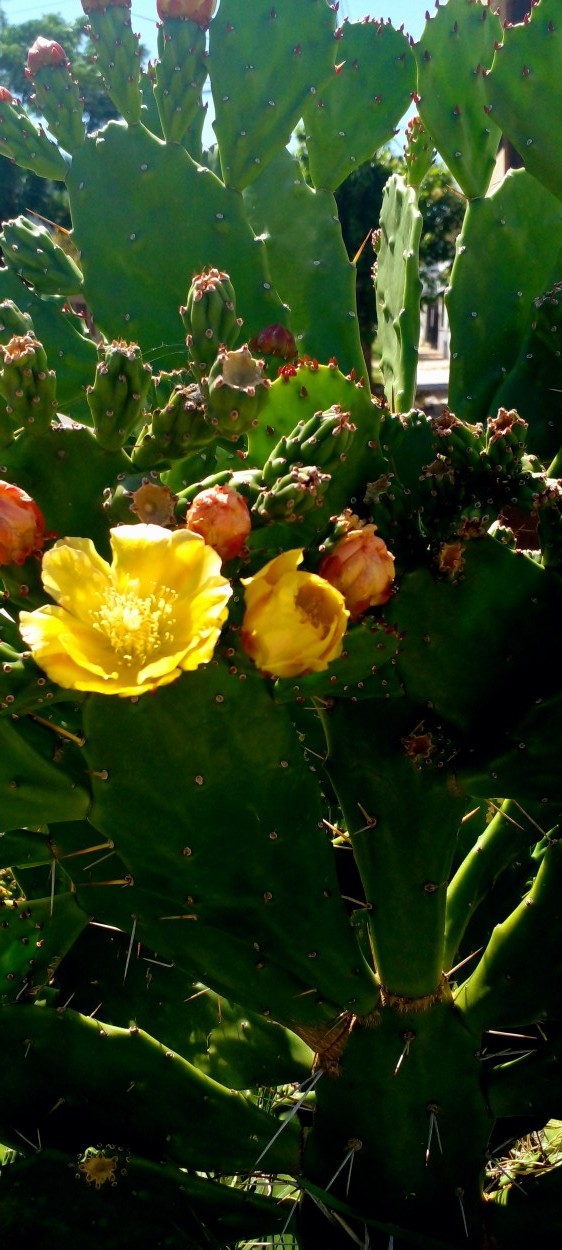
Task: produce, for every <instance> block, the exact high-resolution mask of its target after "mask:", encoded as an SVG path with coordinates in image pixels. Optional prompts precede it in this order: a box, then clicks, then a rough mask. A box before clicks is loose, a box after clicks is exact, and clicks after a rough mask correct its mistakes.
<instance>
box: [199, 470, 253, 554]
mask: <svg viewBox="0 0 562 1250" xmlns="http://www.w3.org/2000/svg"><path fill="white" fill-rule="evenodd" d="M185 523H186V526H187V528H188V530H193V532H194V533H195V534H200V535H201V537H202V538H204V539H205V542H206V543H208V545H209V547H214V549H215V551H216V552H218V554H219V556H220V557H221V560H233V559H234V557H235V556H238V555H240V552H241V550H242V548H243V546H244V543H245V542H246V539H247V537H248V534H249V533H250V530H251V528H252V522H251V519H250V510H249V508H248V505H247V503H246V500H245V499H244V498H243V497H242V495H239V494H238V491H236V490H235V489H234V487H233V486H211V487H209V489H208V490H202V491H200V492H199V494H198V495H196V496H195V499H194V500H193V503H192V505H191V507H190V509H189V511H188V513H187V515H186V518H185Z"/></svg>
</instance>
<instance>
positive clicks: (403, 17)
mask: <svg viewBox="0 0 562 1250" xmlns="http://www.w3.org/2000/svg"><path fill="white" fill-rule="evenodd" d="M246 3H249V4H251V0H246ZM431 7H433V6H431ZM0 8H1V9H2V10H3V12H4V15H5V17H7V19H8V21H9V22H25V21H28V20H31V19H32V18H38V17H40V16H41V14H42V13H59V14H60V15H61V17H63V18H64V19H65V20H67V21H73V20H74V18H76V17H79V16H80V14H81V12H82V9H81V5H80V0H0ZM427 8H428V0H372V3H369V0H340V6H339V18H340V20H341V19H343V18H344V17H348V18H349V19H350V21H353V22H356V21H360V19H361V18H362V17H384V18H387V17H389V18H390V19H391V21H392V23H393V25H395V26H400V25H401V24H402V22H403V23H404V26H405V29H406V31H407V32H408V34H410V35H412V36H413V38H414V39H418V38H419V36H420V35H421V32H422V30H423V27H424V25H425V11H426V9H427ZM156 22H157V14H156V0H132V23H133V30H134V31H135V33H138V34H140V36H141V40H142V42H143V43H144V44H145V45H146V47H147V48H148V51H149V53H150V55H151V56H152V57H154V56H155V54H156Z"/></svg>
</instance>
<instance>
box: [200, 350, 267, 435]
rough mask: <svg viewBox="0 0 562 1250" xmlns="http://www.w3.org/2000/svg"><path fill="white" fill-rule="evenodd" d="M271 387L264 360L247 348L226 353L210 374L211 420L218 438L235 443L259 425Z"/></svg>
mask: <svg viewBox="0 0 562 1250" xmlns="http://www.w3.org/2000/svg"><path fill="white" fill-rule="evenodd" d="M270 385H271V383H270V381H269V379H268V378H266V377H264V362H263V360H255V359H254V357H253V356H252V353H251V351H250V349H249V348H248V346H247V344H244V346H243V347H241V348H239V350H238V351H235V352H229V351H227V350H226V348H224V349H222V350H221V351H220V352H219V354H218V356H217V359H216V361H215V363H214V365H213V367H212V369H211V372H210V373H209V377H208V394H209V410H210V411H209V416H208V420H209V421H210V423H211V425H212V426H213V427H214V429H215V432H216V433H217V434H220V435H222V437H223V438H230V439H232V441H233V442H235V441H236V440H237V439H238V438H239V437H240V435H241V434H246V433H247V432H248V430H250V429H251V428H252V425H253V424H254V423H255V422H256V421H257V418H258V416H259V413H260V410H261V407H262V405H263V402H264V400H265V397H266V394H267V391H268V388H269V387H270Z"/></svg>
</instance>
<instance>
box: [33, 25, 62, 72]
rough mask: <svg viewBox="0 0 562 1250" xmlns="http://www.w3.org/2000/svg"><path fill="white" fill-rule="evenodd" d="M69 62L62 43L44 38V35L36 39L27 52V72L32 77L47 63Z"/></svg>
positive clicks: (59, 63)
mask: <svg viewBox="0 0 562 1250" xmlns="http://www.w3.org/2000/svg"><path fill="white" fill-rule="evenodd" d="M67 64H68V58H67V55H66V52H65V50H64V48H61V46H60V43H55V41H54V39H43V36H42V35H39V38H38V39H36V40H35V43H34V44H32V46H31V48H30V49H29V52H28V54H27V73H28V76H29V77H30V78H34V77H35V74H37V73H38V71H39V70H40V69H44V68H45V66H46V65H67Z"/></svg>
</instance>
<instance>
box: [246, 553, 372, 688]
mask: <svg viewBox="0 0 562 1250" xmlns="http://www.w3.org/2000/svg"><path fill="white" fill-rule="evenodd" d="M302 556H303V553H302V550H301V549H300V548H295V549H294V550H292V551H285V552H283V554H282V555H280V556H276V557H275V559H274V560H270V561H269V564H266V565H264V567H263V569H260V571H259V573H256V575H255V577H248V578H246V579H243V585H244V586H245V588H246V589H245V599H246V612H245V615H244V620H243V621H242V645H243V647H244V650H245V651H246V652H247V654H248V655H249V656H251V658H252V660H254V662H255V664H257V666H258V668H260V669H261V670H262V671H263V672H265V673H269V674H271V676H273V677H299V676H302V675H303V674H304V673H320V672H322V671H323V670H324V669H326V668H327V667H328V665H329V664H331V662H332V660H336V659H337V658H338V656H339V655H341V651H342V647H343V636H344V634H345V631H346V629H347V622H348V619H349V612H348V610H347V608H346V606H345V600H344V597H343V595H341V594H340V592H339V590H336V589H335V587H334V586H330V585H329V583H328V582H327V581H325V580H324V578H323V577H318V575H317V574H316V573H303V572H301V571H299V570H298V565H299V564H300V563H301V561H302Z"/></svg>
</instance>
